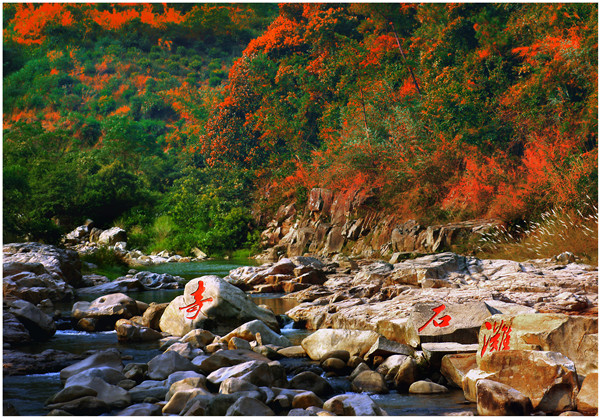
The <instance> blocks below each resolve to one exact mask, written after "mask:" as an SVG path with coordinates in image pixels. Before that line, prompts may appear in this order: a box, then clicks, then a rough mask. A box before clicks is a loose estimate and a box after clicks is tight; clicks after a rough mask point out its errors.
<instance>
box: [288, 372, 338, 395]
mask: <svg viewBox="0 0 600 418" xmlns="http://www.w3.org/2000/svg"><path fill="white" fill-rule="evenodd" d="M290 389H301V390H309V391H311V392H314V393H315V394H316V395H317V396H325V395H329V394H331V392H333V388H332V387H331V384H330V383H329V382H328V381H327V380H325V379H324V378H323V377H321V376H319V375H318V374H316V373H313V372H311V371H305V372H302V373H299V374H297V375H296V376H294V377H293V378H292V379H291V380H290Z"/></svg>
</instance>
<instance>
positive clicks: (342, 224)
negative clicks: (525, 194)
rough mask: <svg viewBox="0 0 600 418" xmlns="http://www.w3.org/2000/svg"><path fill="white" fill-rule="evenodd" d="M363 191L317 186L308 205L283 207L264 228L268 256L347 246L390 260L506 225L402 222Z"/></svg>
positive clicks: (333, 251) (433, 249)
mask: <svg viewBox="0 0 600 418" xmlns="http://www.w3.org/2000/svg"><path fill="white" fill-rule="evenodd" d="M370 197H371V196H370V195H369V194H368V193H366V192H365V191H363V190H352V191H347V192H343V193H338V194H334V193H333V192H332V191H330V190H327V189H322V188H315V189H312V190H311V191H310V193H309V196H308V201H307V203H306V206H305V207H304V208H297V207H295V205H294V204H290V205H287V206H286V205H283V206H281V207H280V208H279V210H278V211H277V214H276V215H275V218H274V219H273V220H271V221H270V222H269V223H268V224H267V229H266V230H265V231H263V233H262V235H261V238H262V244H263V246H265V247H270V248H271V249H270V250H269V251H267V252H265V254H263V258H262V259H263V260H269V261H274V260H277V259H278V258H279V256H281V255H283V256H288V257H291V256H297V255H303V254H305V253H311V254H318V255H322V256H332V255H333V254H336V253H339V252H341V251H342V249H343V248H349V249H350V255H352V256H360V257H367V258H369V257H373V256H374V255H375V254H379V255H380V256H381V257H386V258H389V257H391V256H392V255H393V254H394V253H405V252H420V253H431V252H441V251H448V250H452V249H453V248H455V247H457V246H464V245H466V244H469V243H470V242H472V241H477V240H478V239H479V238H480V237H481V236H483V234H486V233H490V232H491V231H493V230H494V229H496V228H497V227H499V226H500V225H501V222H499V221H497V220H484V221H468V222H457V223H453V224H447V225H431V226H425V225H421V224H419V223H417V222H416V221H414V220H409V221H404V222H403V221H398V220H397V219H396V217H394V216H393V215H384V214H381V213H380V212H377V211H375V210H373V209H372V208H370V207H369V206H368V205H367V204H365V203H366V202H367V201H368V200H369V198H370Z"/></svg>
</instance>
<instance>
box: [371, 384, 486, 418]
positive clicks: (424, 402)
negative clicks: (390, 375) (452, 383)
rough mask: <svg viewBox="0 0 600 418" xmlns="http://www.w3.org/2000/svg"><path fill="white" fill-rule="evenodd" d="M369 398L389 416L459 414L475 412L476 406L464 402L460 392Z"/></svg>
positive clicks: (397, 394)
mask: <svg viewBox="0 0 600 418" xmlns="http://www.w3.org/2000/svg"><path fill="white" fill-rule="evenodd" d="M371 398H372V399H373V400H374V401H375V402H376V403H377V405H379V406H380V407H381V408H383V409H384V410H385V411H386V412H387V413H388V414H389V415H404V416H406V415H412V416H431V415H449V414H450V413H459V412H473V413H476V412H477V407H476V404H474V403H468V402H466V400H465V397H464V394H463V391H462V390H451V391H449V392H447V393H441V394H432V395H413V394H406V393H388V394H385V395H371Z"/></svg>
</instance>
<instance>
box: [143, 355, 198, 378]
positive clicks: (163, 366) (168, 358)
mask: <svg viewBox="0 0 600 418" xmlns="http://www.w3.org/2000/svg"><path fill="white" fill-rule="evenodd" d="M190 370H191V371H196V370H198V367H197V366H196V365H195V364H193V363H192V362H191V361H189V360H188V359H186V358H185V357H183V356H181V355H180V354H178V353H177V352H175V351H167V352H165V353H163V354H159V355H158V356H156V357H154V358H153V359H152V360H150V361H149V362H148V377H149V378H150V379H152V380H165V379H166V378H167V377H169V375H171V374H173V373H175V372H177V371H190Z"/></svg>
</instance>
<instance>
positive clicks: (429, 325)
mask: <svg viewBox="0 0 600 418" xmlns="http://www.w3.org/2000/svg"><path fill="white" fill-rule="evenodd" d="M490 316H492V311H490V308H489V307H488V306H487V305H486V304H485V303H483V302H466V303H461V304H455V303H444V302H441V301H437V302H425V303H423V302H421V303H417V304H415V306H414V308H413V311H412V312H411V314H410V319H411V321H412V323H413V324H414V326H415V328H416V329H417V333H418V335H419V338H420V340H421V343H428V342H457V343H461V344H477V342H478V339H477V336H478V334H479V329H480V328H481V324H482V323H483V321H484V320H485V319H486V318H488V317H490Z"/></svg>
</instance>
